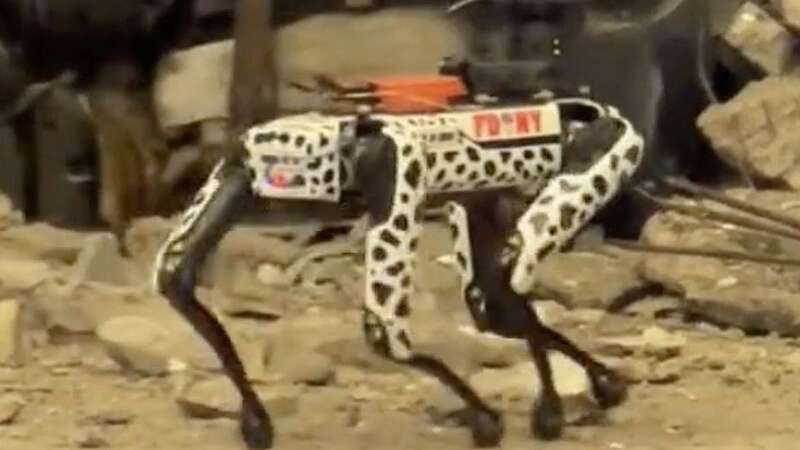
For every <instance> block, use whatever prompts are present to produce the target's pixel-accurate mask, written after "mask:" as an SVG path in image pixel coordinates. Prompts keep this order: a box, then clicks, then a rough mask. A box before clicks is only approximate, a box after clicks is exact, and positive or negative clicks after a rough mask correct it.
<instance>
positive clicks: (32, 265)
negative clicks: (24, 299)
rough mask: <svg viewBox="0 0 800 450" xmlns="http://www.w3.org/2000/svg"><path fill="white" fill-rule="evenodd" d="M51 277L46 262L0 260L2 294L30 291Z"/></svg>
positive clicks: (50, 271)
mask: <svg viewBox="0 0 800 450" xmlns="http://www.w3.org/2000/svg"><path fill="white" fill-rule="evenodd" d="M52 276H53V271H52V270H51V269H50V266H48V265H47V263H46V262H43V261H37V260H33V259H16V258H15V259H9V258H0V290H2V292H3V293H4V294H14V293H20V292H27V291H30V290H32V289H34V288H36V287H37V286H39V285H40V284H42V283H43V282H45V281H46V280H47V279H48V278H51V277H52Z"/></svg>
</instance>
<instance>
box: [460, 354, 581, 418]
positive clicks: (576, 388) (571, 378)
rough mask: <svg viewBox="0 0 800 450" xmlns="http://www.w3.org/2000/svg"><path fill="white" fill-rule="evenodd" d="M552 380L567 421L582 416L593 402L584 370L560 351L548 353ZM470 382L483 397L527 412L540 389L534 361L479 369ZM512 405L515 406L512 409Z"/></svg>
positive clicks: (505, 406) (508, 407) (505, 407)
mask: <svg viewBox="0 0 800 450" xmlns="http://www.w3.org/2000/svg"><path fill="white" fill-rule="evenodd" d="M548 359H549V360H550V365H551V367H552V371H553V380H554V382H555V387H556V391H558V393H559V395H560V396H561V399H562V401H563V403H564V409H565V412H566V415H567V420H568V421H570V422H571V421H574V420H578V419H579V418H580V417H582V416H584V415H585V414H586V413H587V412H588V409H590V405H592V404H593V400H592V394H591V386H590V383H589V379H588V376H587V375H586V371H584V370H583V368H582V367H581V366H580V365H578V364H577V363H576V362H574V361H573V360H571V359H569V358H567V357H565V356H564V355H562V354H561V353H556V352H551V353H549V354H548ZM469 383H470V385H471V386H472V387H473V388H474V389H475V390H476V391H477V392H478V393H479V394H480V395H481V396H482V397H483V398H485V399H487V400H488V401H492V402H500V403H501V404H502V405H503V408H504V409H506V410H508V409H512V410H518V411H519V412H524V413H528V412H529V411H530V408H531V405H532V404H533V401H534V399H535V398H538V395H539V392H540V391H541V382H540V380H539V377H538V372H537V371H536V366H535V365H534V363H533V362H530V361H529V362H525V363H520V364H517V365H515V366H513V367H510V368H507V369H482V370H481V371H479V372H478V373H476V374H475V375H473V376H472V377H470V379H469ZM512 404H516V407H514V408H512Z"/></svg>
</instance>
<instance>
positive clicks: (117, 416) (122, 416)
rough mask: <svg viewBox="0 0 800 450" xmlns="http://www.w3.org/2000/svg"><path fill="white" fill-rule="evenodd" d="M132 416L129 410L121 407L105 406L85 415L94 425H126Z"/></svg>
mask: <svg viewBox="0 0 800 450" xmlns="http://www.w3.org/2000/svg"><path fill="white" fill-rule="evenodd" d="M133 418H134V415H133V413H132V412H131V411H129V410H127V409H123V408H106V409H102V410H100V411H97V412H95V413H93V414H92V415H90V416H88V417H87V422H89V423H93V424H95V425H127V424H129V423H130V422H131V421H132V420H133Z"/></svg>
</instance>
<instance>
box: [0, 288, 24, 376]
mask: <svg viewBox="0 0 800 450" xmlns="http://www.w3.org/2000/svg"><path fill="white" fill-rule="evenodd" d="M22 328H23V326H22V305H21V304H20V303H19V302H18V301H16V300H0V366H8V367H19V366H21V365H23V364H24V363H25V359H26V356H27V349H26V348H25V345H24V342H23V333H22V331H23V330H22Z"/></svg>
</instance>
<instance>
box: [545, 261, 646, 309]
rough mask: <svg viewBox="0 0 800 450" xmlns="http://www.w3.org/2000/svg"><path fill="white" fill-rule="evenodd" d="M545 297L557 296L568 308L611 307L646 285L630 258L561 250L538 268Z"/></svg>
mask: <svg viewBox="0 0 800 450" xmlns="http://www.w3.org/2000/svg"><path fill="white" fill-rule="evenodd" d="M537 278H538V280H539V287H538V288H537V291H538V292H540V293H541V294H542V296H543V297H547V298H556V299H557V300H559V301H560V302H561V303H564V304H565V305H566V306H567V307H568V308H600V309H608V308H609V307H611V306H612V305H614V302H615V300H618V299H621V298H623V297H624V296H625V295H626V294H629V293H632V292H636V291H638V290H641V289H642V288H644V286H645V282H644V280H642V279H641V278H640V277H639V274H638V273H637V271H636V268H635V267H634V266H633V265H632V264H630V263H629V262H627V261H623V260H620V259H618V258H614V257H611V256H606V255H600V254H595V253H575V252H571V253H560V254H557V255H553V256H552V257H550V258H547V259H545V260H544V261H543V262H542V264H541V265H540V266H539V267H538V268H537Z"/></svg>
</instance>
